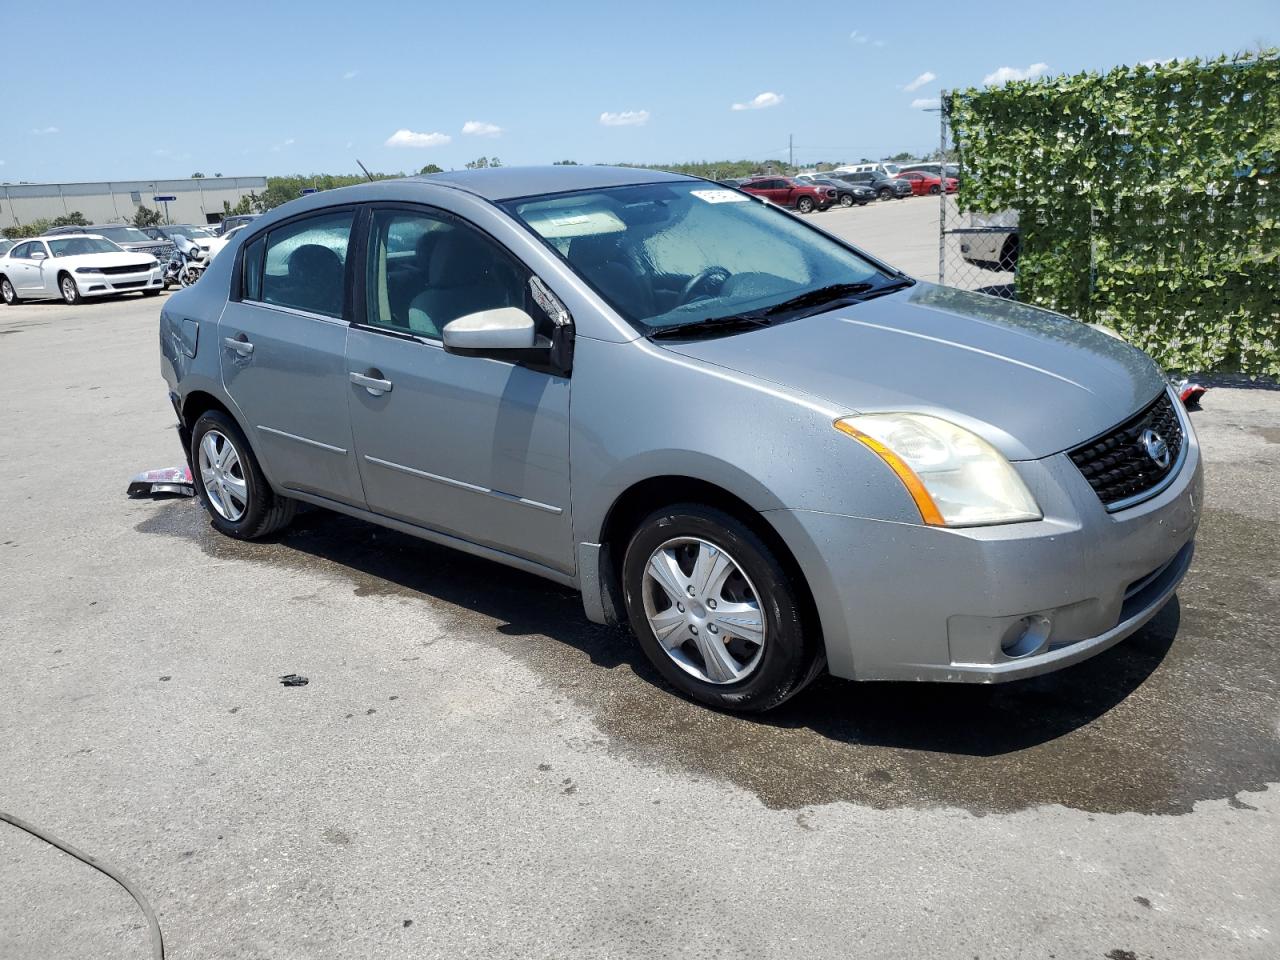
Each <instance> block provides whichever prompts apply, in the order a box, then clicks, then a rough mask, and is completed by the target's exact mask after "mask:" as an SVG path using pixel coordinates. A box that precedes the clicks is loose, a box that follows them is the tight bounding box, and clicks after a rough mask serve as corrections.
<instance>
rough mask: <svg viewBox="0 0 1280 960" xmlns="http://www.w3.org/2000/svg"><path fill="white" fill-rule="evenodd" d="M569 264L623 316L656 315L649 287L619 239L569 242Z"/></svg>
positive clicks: (608, 237)
mask: <svg viewBox="0 0 1280 960" xmlns="http://www.w3.org/2000/svg"><path fill="white" fill-rule="evenodd" d="M569 262H570V263H571V264H573V266H574V267H575V269H577V271H578V272H579V273H581V274H582V276H583V277H585V278H586V279H587V281H588V282H589V283H591V284H592V286H594V287H595V288H596V289H597V290H599V291H600V292H601V293H602V294H604V296H605V298H606V299H608V300H611V301H612V302H614V303H616V304H617V305H618V306H619V307H620V308H621V309H622V310H623V311H624V312H625V313H628V314H630V315H632V316H638V317H651V316H653V315H654V314H655V313H657V312H658V311H657V309H656V307H655V305H654V298H653V284H652V283H651V282H650V281H649V280H648V278H647V277H645V276H644V274H643V273H642V272H641V270H640V269H639V267H638V266H637V265H636V264H635V261H634V258H633V257H632V256H630V254H629V251H628V250H627V249H626V248H625V247H624V246H623V243H622V235H621V234H617V233H597V234H594V235H592V236H587V237H575V238H574V239H573V240H571V241H570V242H569Z"/></svg>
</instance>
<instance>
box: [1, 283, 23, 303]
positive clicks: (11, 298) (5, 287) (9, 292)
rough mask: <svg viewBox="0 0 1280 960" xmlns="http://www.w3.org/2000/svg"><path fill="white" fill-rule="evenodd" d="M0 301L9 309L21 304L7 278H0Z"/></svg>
mask: <svg viewBox="0 0 1280 960" xmlns="http://www.w3.org/2000/svg"><path fill="white" fill-rule="evenodd" d="M0 299H3V300H4V302H5V303H6V304H7V305H8V306H10V307H12V306H16V305H17V304H19V303H21V302H22V298H21V297H19V296H18V291H17V290H15V289H14V288H13V284H12V283H10V282H9V278H8V277H0Z"/></svg>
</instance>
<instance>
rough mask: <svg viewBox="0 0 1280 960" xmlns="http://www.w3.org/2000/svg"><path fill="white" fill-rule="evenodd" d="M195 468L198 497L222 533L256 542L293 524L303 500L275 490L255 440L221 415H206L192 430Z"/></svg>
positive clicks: (192, 472) (192, 461)
mask: <svg viewBox="0 0 1280 960" xmlns="http://www.w3.org/2000/svg"><path fill="white" fill-rule="evenodd" d="M191 467H192V470H191V474H192V479H193V480H194V481H195V487H196V493H197V494H198V495H199V497H200V502H201V503H202V504H203V505H204V508H205V510H207V511H208V513H209V520H210V521H211V522H212V523H213V526H214V529H216V530H217V531H218V532H219V533H225V534H226V535H227V536H228V537H234V538H235V539H237V540H255V539H257V538H259V537H266V536H269V535H271V534H273V533H275V532H277V531H279V530H283V529H284V528H285V527H287V526H288V525H289V523H290V522H291V521H292V520H293V514H294V511H295V510H296V509H297V501H295V500H290V499H289V498H287V497H281V496H279V495H277V494H276V493H275V492H274V491H273V490H272V489H271V485H270V484H269V483H267V478H266V477H265V476H263V474H262V469H261V468H260V467H259V466H258V460H257V458H256V457H255V456H254V455H253V450H252V449H250V447H249V441H248V440H246V439H245V436H244V434H243V433H242V432H241V430H240V427H239V426H237V425H236V422H235V421H234V420H232V419H231V418H230V417H229V416H227V415H226V414H225V413H223V412H222V411H221V410H207V411H205V412H204V413H202V414H201V415H200V416H199V418H197V420H196V422H195V426H193V427H192V428H191Z"/></svg>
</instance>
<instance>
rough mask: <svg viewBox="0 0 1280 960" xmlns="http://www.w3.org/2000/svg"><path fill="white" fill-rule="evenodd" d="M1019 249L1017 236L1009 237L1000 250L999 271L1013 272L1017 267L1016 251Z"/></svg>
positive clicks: (1019, 242) (1019, 244) (1019, 243)
mask: <svg viewBox="0 0 1280 960" xmlns="http://www.w3.org/2000/svg"><path fill="white" fill-rule="evenodd" d="M1020 247H1021V241H1020V240H1019V239H1018V235H1017V234H1013V235H1011V236H1009V237H1008V238H1007V239H1006V240H1005V242H1004V246H1003V247H1001V248H1000V269H1001V270H1008V271H1013V270H1015V269H1017V266H1018V251H1019V248H1020Z"/></svg>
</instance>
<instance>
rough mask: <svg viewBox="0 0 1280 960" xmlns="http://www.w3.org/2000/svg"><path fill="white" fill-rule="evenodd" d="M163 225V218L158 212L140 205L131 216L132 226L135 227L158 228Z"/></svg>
mask: <svg viewBox="0 0 1280 960" xmlns="http://www.w3.org/2000/svg"><path fill="white" fill-rule="evenodd" d="M162 223H164V217H163V216H161V215H160V211H159V210H154V209H152V208H151V207H148V206H145V205H141V206H139V207H138V209H137V210H136V211H134V214H133V225H134V226H135V227H158V226H159V225H160V224H162Z"/></svg>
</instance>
